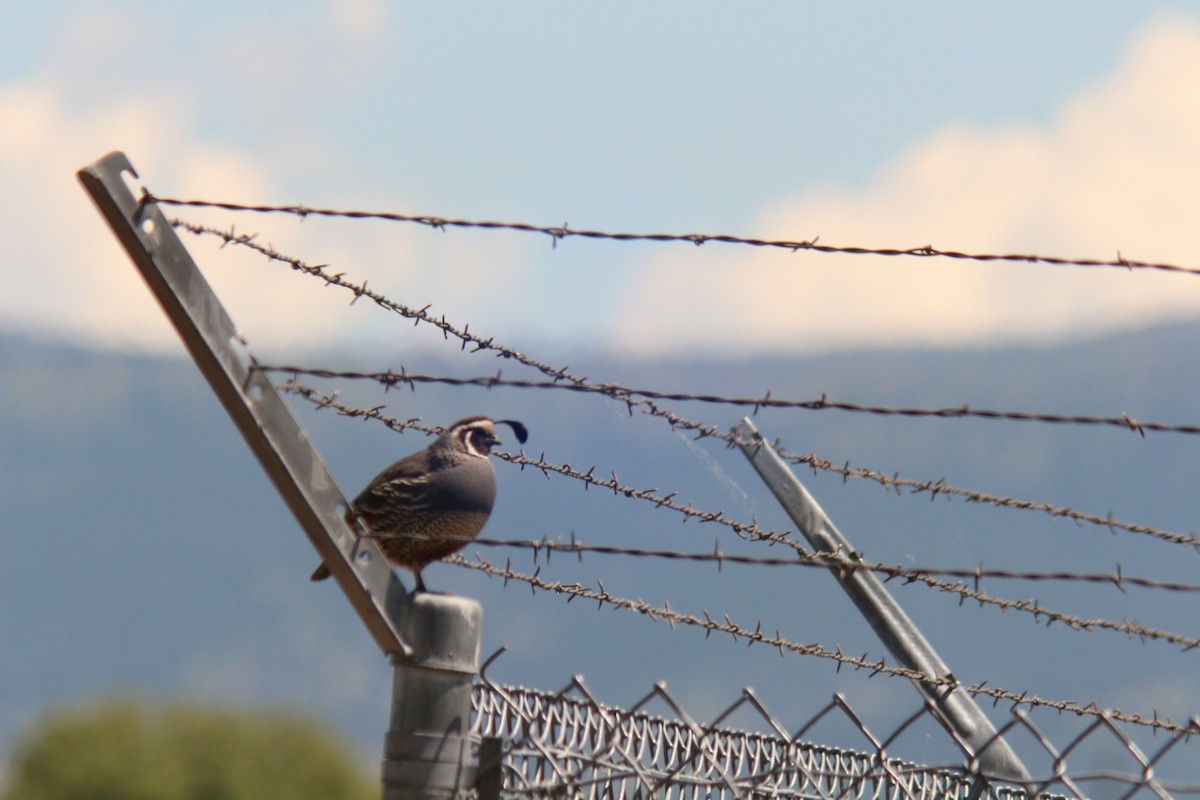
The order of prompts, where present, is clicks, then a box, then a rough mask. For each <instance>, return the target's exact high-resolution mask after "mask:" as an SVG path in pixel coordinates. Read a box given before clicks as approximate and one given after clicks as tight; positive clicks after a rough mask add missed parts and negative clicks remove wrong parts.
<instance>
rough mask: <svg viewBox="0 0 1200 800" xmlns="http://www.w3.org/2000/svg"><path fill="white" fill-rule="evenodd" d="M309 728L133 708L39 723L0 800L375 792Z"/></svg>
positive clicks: (96, 709) (331, 798)
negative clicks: (2, 798) (2, 799)
mask: <svg viewBox="0 0 1200 800" xmlns="http://www.w3.org/2000/svg"><path fill="white" fill-rule="evenodd" d="M363 773H364V770H363V768H362V766H361V764H360V763H358V762H357V761H356V760H355V758H354V757H353V756H352V755H351V754H350V752H349V750H348V748H346V747H345V746H344V745H343V744H341V743H340V742H339V741H337V740H336V739H335V738H334V737H333V736H332V735H331V734H329V733H328V732H327V731H325V730H323V729H321V728H320V727H319V726H318V725H316V724H314V723H313V722H311V721H308V720H305V719H302V718H299V717H297V716H292V715H288V714H282V713H274V712H272V713H254V712H249V711H233V710H222V711H214V710H209V709H205V708H201V707H198V706H189V705H181V704H171V705H157V704H150V703H147V702H143V701H136V700H120V701H112V702H107V703H104V704H102V705H96V706H92V707H89V708H86V709H81V710H72V711H65V712H61V713H58V714H54V715H52V716H50V717H48V718H46V719H45V720H44V721H43V722H42V723H41V724H40V725H39V726H38V728H37V729H36V730H35V731H33V732H32V734H31V735H30V736H29V737H27V738H26V739H25V741H24V742H23V743H22V744H20V745H19V746H18V747H17V749H16V750H15V752H14V754H13V760H12V764H11V766H10V768H9V776H8V777H9V781H8V783H9V785H8V789H7V791H5V793H4V800H267V799H268V798H286V799H287V800H308V798H312V800H317V798H320V799H321V800H366V798H378V797H379V785H378V783H376V782H374V781H372V780H370V779H369V778H368V777H367V776H365V775H364V774H363Z"/></svg>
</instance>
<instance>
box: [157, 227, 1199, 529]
mask: <svg viewBox="0 0 1200 800" xmlns="http://www.w3.org/2000/svg"><path fill="white" fill-rule="evenodd" d="M171 225H172V226H173V227H178V228H182V229H184V230H187V231H189V232H191V233H193V234H195V235H197V236H214V237H217V238H220V239H221V240H222V242H223V244H222V246H223V247H224V246H226V245H229V244H234V245H238V246H243V247H247V248H250V249H252V250H254V251H256V252H258V253H260V254H261V255H263V256H265V257H266V258H268V259H269V260H271V261H275V262H278V263H282V264H286V265H287V266H289V267H290V268H291V269H293V270H295V271H297V272H300V273H301V274H305V275H309V276H312V277H315V278H318V279H320V280H322V281H323V282H324V283H325V284H326V285H329V286H337V287H339V288H343V289H346V290H347V291H349V292H351V293H353V294H354V300H352V301H351V303H354V302H356V301H357V300H358V299H359V298H361V297H364V296H365V297H367V298H368V299H370V300H371V301H373V302H374V303H376V304H377V305H378V306H380V307H381V308H384V309H386V310H388V311H391V312H393V313H395V314H398V315H400V316H402V317H405V318H407V319H412V320H413V324H414V325H419V324H421V323H426V324H429V325H433V326H435V327H436V328H437V329H438V330H440V331H441V332H442V335H443V337H445V338H446V339H449V338H451V337H454V338H456V339H458V340H459V341H460V342H461V349H463V350H465V349H466V348H467V346H468V345H470V346H471V352H480V351H483V350H489V351H492V352H494V353H495V354H496V355H497V356H499V357H501V358H507V359H512V360H514V361H517V362H518V363H521V364H524V365H525V366H528V367H530V368H532V369H535V370H537V371H539V372H541V373H542V374H544V375H547V376H548V377H550V378H552V379H554V380H556V381H567V382H569V383H571V384H576V385H592V384H591V382H590V381H589V380H588V379H587V378H585V377H582V376H579V375H575V374H572V373H571V372H569V371H568V369H567V368H566V367H553V366H551V365H549V364H546V363H544V362H541V361H538V360H536V359H533V358H530V357H529V356H527V355H525V354H524V353H521V352H520V351H518V350H515V349H513V348H510V347H507V346H504V345H500V344H497V343H496V342H495V340H494V337H488V338H486V339H484V338H483V337H481V336H478V335H476V334H473V333H471V332H470V330H469V326H464V327H463V328H461V329H460V328H458V327H457V326H455V325H454V324H453V323H451V322H448V321H447V320H446V318H445V316H444V315H443V316H441V317H440V318H439V317H435V316H433V315H432V314H430V313H429V308H430V307H429V306H425V307H424V308H421V309H416V310H414V309H412V308H410V307H408V306H406V305H404V304H403V303H398V302H396V301H393V300H390V299H388V298H387V297H384V296H383V295H382V294H380V293H378V292H375V291H374V290H371V289H370V288H369V287H368V286H367V285H366V284H365V283H363V284H356V283H354V282H352V281H349V280H347V279H346V277H345V273H330V272H328V271H327V270H326V267H327V266H328V265H324V264H322V265H309V264H306V263H304V262H303V261H301V260H300V259H296V258H292V257H290V256H286V255H284V254H282V253H280V252H278V251H277V250H275V248H273V247H271V246H269V245H263V244H260V243H258V242H257V241H255V237H256V235H255V234H239V233H237V232H236V230H235V229H233V228H229V229H220V228H213V227H208V226H204V225H195V224H192V223H189V222H186V221H183V220H178V219H173V220H171ZM609 396H610V397H611V398H612V399H614V400H616V401H618V402H621V403H623V404H625V405H626V407H627V408H628V410H629V413H630V414H632V413H633V409H634V408H639V409H640V410H641V411H642V413H645V414H647V415H650V416H655V417H658V418H660V419H663V420H665V421H666V422H667V424H668V425H670V427H671V428H672V429H673V430H681V431H689V432H694V433H695V434H696V436H697V438H704V437H711V438H715V439H719V440H721V441H724V442H726V443H727V444H729V445H736V444H738V441H737V438H736V436H735V435H734V434H733V433H732V432H729V431H726V430H723V429H721V428H718V427H717V426H716V425H712V424H709V423H703V422H696V421H694V420H690V419H687V418H686V417H683V416H681V415H679V414H677V413H676V412H674V411H672V410H671V409H667V408H663V407H661V406H660V405H658V404H657V403H655V402H654V401H653V400H651V399H649V398H645V397H634V396H632V395H629V394H621V393H619V392H618V393H614V394H611V395H609ZM351 416H356V415H351ZM774 447H775V448H776V450H777V451H779V453H780V456H781V457H782V458H784V459H785V460H787V461H790V462H791V463H794V464H804V465H807V466H809V467H811V468H812V469H813V472H814V474H815V473H816V472H817V471H818V470H820V471H823V472H829V473H833V474H837V475H841V476H842V477H843V478H855V479H863V480H868V481H873V482H875V483H878V484H880V485H881V486H883V487H884V488H886V489H894V490H895V491H896V492H897V493H899V492H900V490H901V489H907V490H908V491H909V492H910V493H913V494H917V493H925V492H928V493H929V494H930V496H931V497H936V496H937V495H939V494H943V495H946V496H957V497H961V498H963V499H965V500H967V501H968V502H976V503H982V504H987V505H994V506H998V507H1003V508H1012V509H1017V510H1030V511H1041V512H1044V513H1047V514H1049V515H1051V516H1054V517H1063V518H1067V519H1071V520H1074V521H1075V522H1076V523H1089V524H1093V525H1098V526H1101V527H1105V528H1108V530H1109V531H1110V532H1113V533H1115V532H1117V531H1118V530H1123V531H1127V532H1129V533H1133V534H1139V535H1145V536H1148V537H1151V538H1155V539H1159V540H1162V541H1166V542H1171V543H1173V544H1183V545H1188V546H1191V547H1193V548H1195V549H1197V550H1198V551H1200V537H1196V536H1191V535H1187V534H1182V533H1176V532H1173V531H1169V530H1164V529H1161V528H1155V527H1152V526H1149V525H1142V524H1138V523H1131V522H1124V521H1121V520H1117V519H1115V518H1114V517H1113V516H1112V514H1108V515H1106V516H1100V515H1099V514H1091V513H1084V512H1078V511H1075V510H1073V509H1071V508H1067V507H1063V506H1055V505H1053V504H1050V503H1044V502H1035V501H1028V500H1019V499H1016V498H1011V497H1004V496H1002V495H994V494H990V493H987V492H980V491H976V490H972V489H965V488H960V487H955V486H951V485H949V484H948V483H947V482H946V480H945V479H944V478H940V479H937V480H927V481H917V480H913V479H909V478H901V477H900V476H899V474H898V473H893V474H891V475H889V474H887V473H884V472H881V471H879V470H873V469H869V468H863V467H851V466H850V464H849V462H846V463H845V464H841V465H839V464H836V463H834V462H833V461H831V460H829V459H825V458H821V457H820V456H817V455H815V454H812V455H804V454H797V453H789V452H786V451H784V450H783V448H782V445H781V444H780V443H779V441H778V440H776V442H775V444H774Z"/></svg>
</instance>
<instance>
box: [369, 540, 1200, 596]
mask: <svg viewBox="0 0 1200 800" xmlns="http://www.w3.org/2000/svg"><path fill="white" fill-rule="evenodd" d="M406 536H407V534H406ZM373 537H374V538H388V537H387V536H386V535H385V534H373ZM766 538H768V536H767V535H765V534H764V536H763V539H766ZM472 543H473V544H477V545H483V546H485V547H504V548H510V549H515V550H529V551H532V554H533V558H534V563H535V564H537V563H540V562H539V559H540V558H541V557H542V555H543V554H544V557H545V559H546V563H547V564H548V563H549V562H550V555H551V554H552V553H566V554H570V555H575V556H577V557H578V558H579V559H580V560H582V558H583V556H584V555H585V554H588V553H593V554H596V555H612V556H631V557H634V558H661V559H667V560H672V561H694V562H701V563H712V564H715V565H716V566H717V569H718V570H720V569H721V567H722V566H723V565H724V564H726V563H729V564H745V565H751V566H763V567H821V568H825V569H828V568H829V566H830V564H834V565H836V566H839V567H841V568H842V569H845V570H847V571H851V572H852V571H854V570H860V569H861V570H867V571H869V572H875V573H878V574H880V575H883V576H884V580H885V582H887V581H892V580H896V579H900V580H901V581H902V582H903V583H910V582H912V581H915V580H919V579H921V578H924V577H937V576H942V577H945V578H963V579H969V580H972V581H974V583H975V588H976V589H977V590H978V588H979V585H980V584H981V583H982V582H983V580H984V579H985V578H987V579H996V580H1014V581H1033V582H1065V583H1095V584H1100V585H1106V586H1113V587H1115V588H1117V589H1120V590H1122V591H1124V590H1125V587H1127V586H1136V587H1138V588H1141V589H1158V590H1162V591H1168V592H1200V584H1196V583H1182V582H1177V581H1160V580H1157V579H1155V578H1147V577H1142V576H1138V575H1126V574H1125V572H1124V570H1122V569H1121V567H1120V565H1118V566H1117V569H1116V570H1115V571H1113V572H1098V573H1081V572H1067V571H1061V570H1060V571H1057V572H1041V571H1026V570H1008V569H988V568H984V566H983V565H982V564H981V565H980V566H978V567H976V568H975V569H956V568H952V567H901V566H894V565H890V564H882V563H872V562H869V561H847V560H846V554H845V553H843V552H841V551H830V550H814V551H810V552H797V553H796V555H795V556H789V557H769V556H749V555H743V554H740V553H726V552H724V551H722V550H721V543H720V541H719V540H718V541H716V542H714V545H713V549H712V551H711V552H695V551H681V550H663V549H655V548H645V547H617V546H613V545H596V544H585V543H584V542H583V541H581V540H579V539H578V538H576V536H575V534H574V533H572V534H571V537H570V539H569V540H567V541H564V540H563V539H562V538H557V539H551V538H549V537H548V536H544V537H542V538H541V539H495V538H488V537H477V538H475V539H473V540H472ZM954 585H961V584H954ZM954 585H952V586H954ZM963 588H966V587H965V586H964V587H963Z"/></svg>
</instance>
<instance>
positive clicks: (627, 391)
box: [257, 364, 1200, 437]
mask: <svg viewBox="0 0 1200 800" xmlns="http://www.w3.org/2000/svg"><path fill="white" fill-rule="evenodd" d="M257 369H260V370H263V371H265V372H287V373H291V374H293V375H307V376H310V377H314V378H343V379H346V380H369V381H374V382H376V383H378V384H380V385H382V386H383V387H384V389H385V390H387V389H395V388H397V387H399V386H408V387H409V388H411V389H415V388H416V387H415V384H418V383H431V384H442V385H446V386H479V387H482V388H485V389H492V388H495V387H497V386H505V387H510V388H517V389H550V390H560V391H568V392H580V393H593V394H600V395H604V396H606V397H617V396H623V395H632V396H634V397H647V398H653V399H655V400H675V401H680V402H698V403H710V404H719V405H731V406H741V407H746V408H753V412H752V413H758V411H759V409H763V408H792V409H804V410H808V411H823V410H827V409H834V410H837V411H850V412H855V413H862V414H875V415H879V416H900V417H937V418H940V419H962V418H966V417H975V418H979V419H997V420H1006V421H1010V422H1047V423H1052V424H1064V425H1107V426H1116V427H1120V428H1125V429H1127V430H1130V431H1133V432H1134V433H1139V434H1141V435H1142V436H1143V437H1145V435H1146V431H1156V432H1160V433H1187V434H1200V425H1173V424H1168V423H1164V422H1142V421H1139V420H1135V419H1133V418H1132V417H1130V416H1129V415H1128V414H1127V413H1124V412H1122V414H1121V416H1119V417H1100V416H1095V415H1090V414H1048V413H1038V412H1029V411H995V410H992V409H982V408H971V407H970V406H968V405H966V404H963V405H961V406H955V407H947V408H893V407H889V406H879V405H865V404H862V403H850V402H843V401H836V400H829V399H828V398H827V397H826V396H825V395H824V394H822V395H821V396H820V397H817V398H814V399H812V400H786V399H780V398H775V397H771V392H770V391H769V390H768V391H767V393H766V394H765V395H763V396H762V397H725V396H723V395H717V394H691V393H687V392H663V391H658V390H655V389H637V388H632V387H628V386H622V385H620V384H616V383H589V384H586V385H584V384H574V383H559V382H556V381H530V380H520V379H515V378H505V377H503V375H502V374H501V373H500V371H497V372H496V374H495V375H485V376H478V377H474V378H459V377H453V376H446V375H422V374H419V373H411V372H409V371H408V370H406V369H405V368H404V367H401V368H400V371H399V372H395V371H394V370H390V369H389V370H385V371H384V372H363V371H360V370H345V369H323V368H319V367H300V366H295V365H291V364H260V365H258V366H257Z"/></svg>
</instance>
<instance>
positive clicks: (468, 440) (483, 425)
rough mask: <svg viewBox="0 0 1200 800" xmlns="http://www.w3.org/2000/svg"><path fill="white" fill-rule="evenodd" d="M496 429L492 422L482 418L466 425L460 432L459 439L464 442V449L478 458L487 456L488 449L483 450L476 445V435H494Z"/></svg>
mask: <svg viewBox="0 0 1200 800" xmlns="http://www.w3.org/2000/svg"><path fill="white" fill-rule="evenodd" d="M494 431H495V428H493V427H492V424H491V423H490V422H487V421H483V420H480V421H479V422H472V423H471V424H470V425H464V426H463V427H462V429H461V430H459V432H458V440H459V441H460V442H462V445H463V449H465V450H466V451H467V452H468V453H470V454H471V455H473V456H475V457H476V458H487V457H488V454H487V451H482V452H481V451H480V450H479V449H478V448H477V447H476V446H475V437H476V436H479V435H482V436H485V437H493V436H495V433H494Z"/></svg>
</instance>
